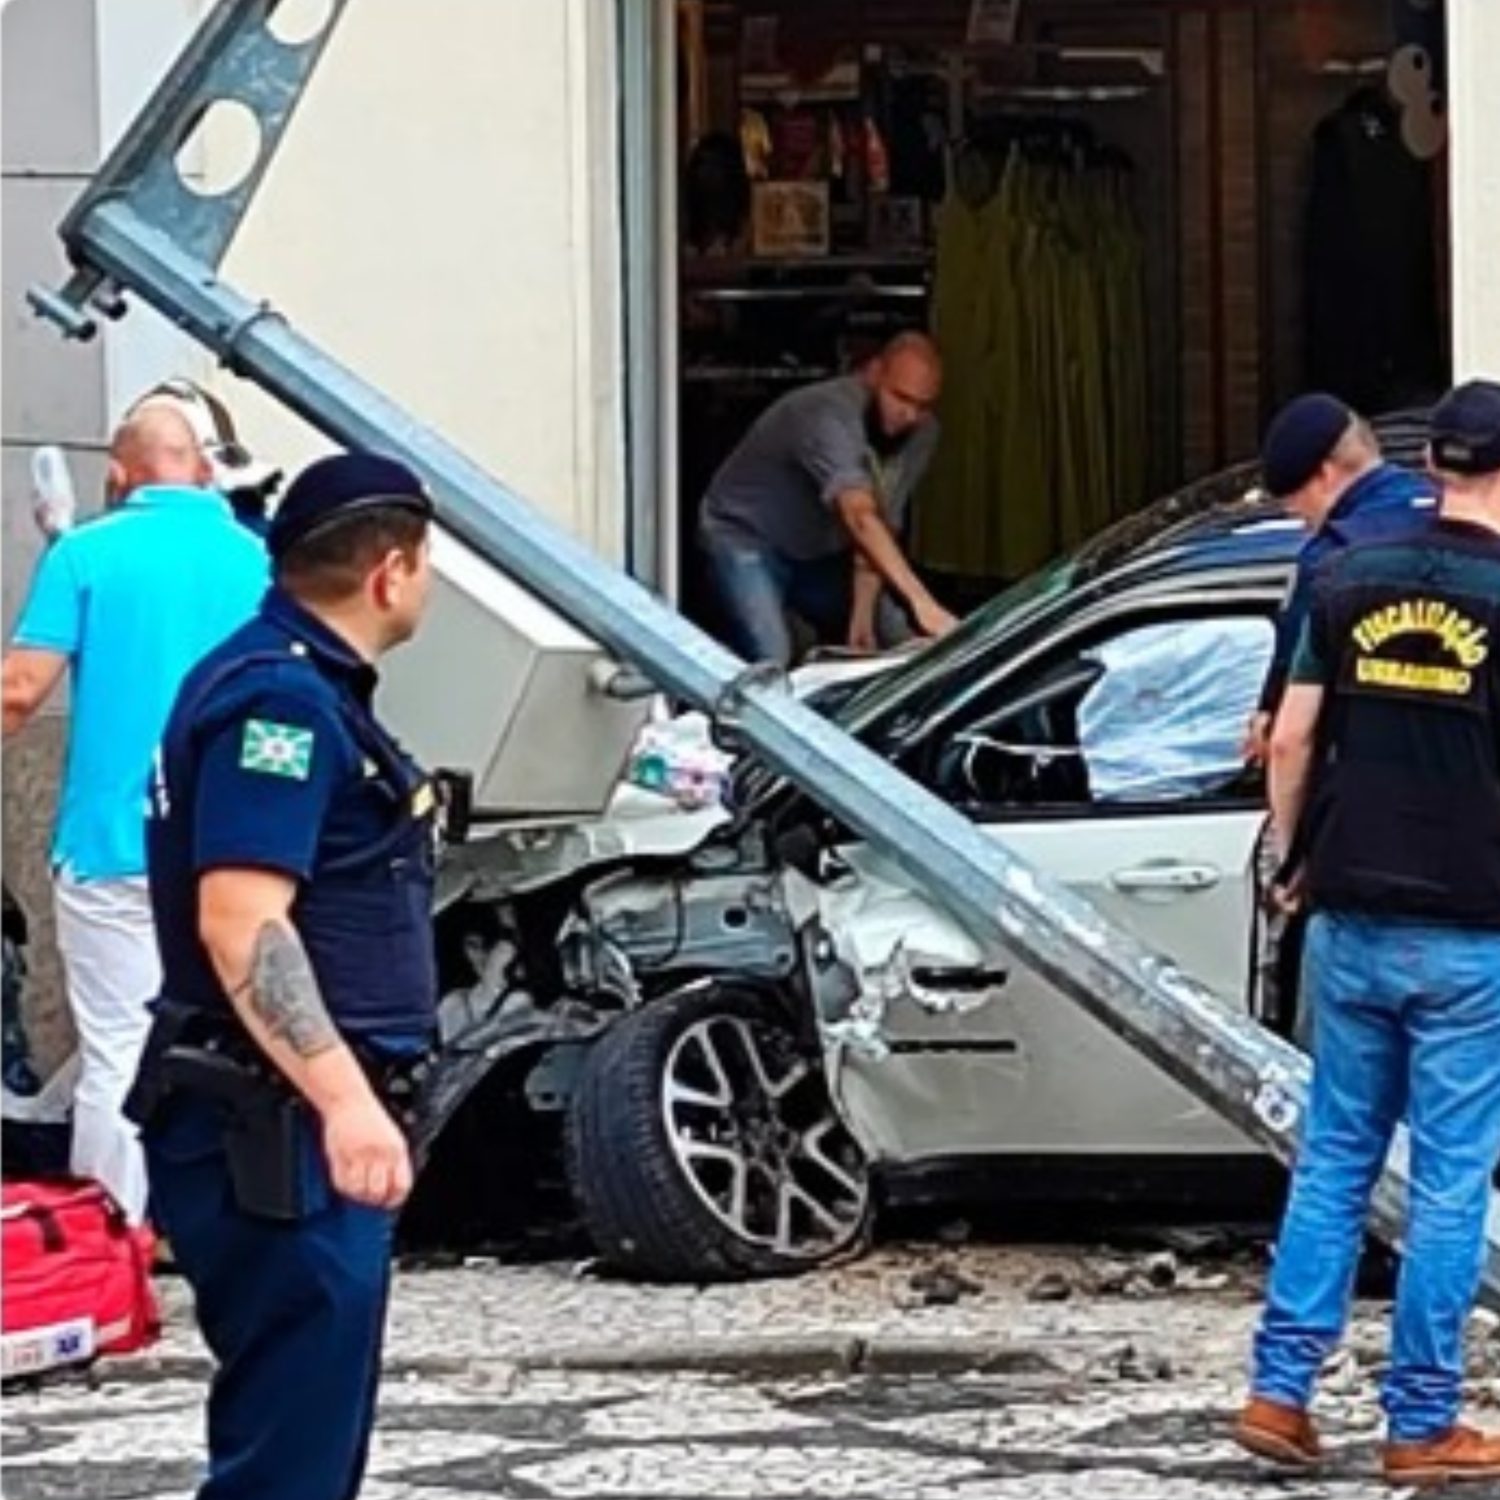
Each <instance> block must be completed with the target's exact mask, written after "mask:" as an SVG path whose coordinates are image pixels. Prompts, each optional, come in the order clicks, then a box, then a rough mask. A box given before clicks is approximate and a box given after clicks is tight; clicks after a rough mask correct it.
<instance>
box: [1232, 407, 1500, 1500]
mask: <svg viewBox="0 0 1500 1500" xmlns="http://www.w3.org/2000/svg"><path fill="white" fill-rule="evenodd" d="M1429 459H1430V464H1431V467H1432V469H1433V471H1434V473H1435V475H1436V477H1437V480H1438V482H1439V485H1440V488H1441V490H1442V505H1441V511H1440V514H1439V516H1438V517H1437V518H1427V519H1421V518H1416V519H1414V520H1413V521H1412V522H1411V523H1410V526H1409V528H1408V530H1407V531H1406V532H1404V533H1398V534H1395V535H1392V536H1389V537H1386V538H1383V539H1377V540H1371V541H1366V542H1363V543H1360V544H1358V545H1356V546H1354V547H1352V548H1350V549H1348V550H1347V551H1345V552H1343V553H1341V554H1340V555H1339V556H1338V557H1336V558H1334V559H1332V560H1331V561H1330V563H1329V564H1328V566H1327V567H1326V568H1325V569H1324V570H1323V571H1322V573H1321V574H1320V576H1319V580H1318V584H1317V588H1316V590H1315V593H1314V600H1313V606H1312V613H1311V616H1310V618H1309V621H1308V626H1307V628H1306V630H1305V631H1304V633H1303V638H1302V644H1301V646H1300V648H1299V651H1298V655H1297V657H1296V660H1295V661H1294V664H1293V667H1292V673H1291V683H1290V686H1289V687H1288V689H1287V693H1286V696H1285V699H1284V700H1283V703H1282V706H1281V711H1280V713H1279V715H1278V717H1277V720H1276V727H1275V731H1274V733H1273V736H1272V742H1271V804H1272V818H1273V822H1274V825H1275V830H1276V835H1277V838H1278V840H1279V843H1280V846H1281V848H1282V850H1283V851H1284V852H1285V853H1286V854H1287V856H1288V863H1287V865H1286V866H1285V867H1284V869H1285V871H1286V879H1287V880H1288V881H1289V883H1290V884H1291V886H1292V887H1293V889H1294V890H1295V889H1300V890H1301V892H1302V894H1303V895H1304V896H1305V899H1306V901H1307V903H1308V905H1309V906H1310V908H1311V911H1312V919H1311V923H1310V926H1309V930H1308V936H1307V953H1306V960H1305V985H1306V988H1307V990H1308V992H1309V994H1310V996H1311V998H1312V1000H1313V1003H1314V1005H1315V1007H1316V1010H1317V1026H1316V1028H1315V1044H1314V1058H1315V1067H1314V1073H1313V1084H1312V1097H1311V1101H1310V1105H1309V1112H1308V1119H1307V1124H1306V1129H1305V1133H1304V1136H1303V1140H1302V1147H1301V1151H1300V1153H1299V1156H1298V1160H1297V1166H1296V1171H1295V1174H1294V1177H1293V1182H1292V1191H1291V1197H1290V1199H1289V1202H1288V1206H1287V1211H1286V1218H1285V1221H1284V1223H1283V1225H1282V1229H1281V1236H1280V1241H1279V1243H1278V1245H1277V1250H1276V1259H1275V1265H1274V1268H1273V1270H1272V1273H1271V1279H1270V1285H1269V1288H1268V1292H1267V1302H1266V1310H1265V1314H1264V1317H1263V1319H1262V1321H1261V1325H1260V1331H1259V1333H1258V1335H1257V1337H1256V1341H1255V1369H1254V1379H1253V1387H1252V1390H1253V1394H1252V1399H1251V1400H1250V1402H1249V1404H1248V1405H1247V1406H1246V1408H1245V1410H1244V1412H1243V1413H1242V1415H1241V1418H1240V1422H1239V1425H1238V1427H1237V1429H1236V1430H1237V1435H1238V1438H1239V1440H1240V1442H1241V1443H1242V1444H1243V1445H1244V1446H1245V1447H1247V1448H1249V1449H1250V1450H1251V1451H1253V1452H1255V1453H1258V1454H1260V1455H1262V1456H1265V1457H1269V1458H1271V1459H1274V1460H1278V1461H1280V1462H1282V1463H1285V1464H1288V1465H1293V1466H1301V1467H1309V1466H1311V1465H1313V1464H1315V1463H1316V1462H1317V1460H1318V1457H1319V1448H1318V1440H1317V1435H1316V1433H1315V1431H1314V1429H1313V1425H1312V1422H1311V1420H1310V1418H1309V1417H1308V1414H1307V1407H1308V1403H1309V1401H1310V1399H1311V1396H1312V1390H1313V1384H1314V1381H1315V1379H1316V1377H1317V1374H1318V1370H1319V1367H1320V1365H1321V1364H1322V1362H1323V1360H1324V1358H1325V1356H1326V1355H1327V1354H1328V1353H1329V1352H1330V1350H1331V1349H1332V1347H1333V1345H1334V1344H1335V1343H1336V1342H1337V1340H1338V1338H1339V1337H1340V1334H1341V1333H1342V1329H1343V1324H1344V1320H1345V1317H1346V1315H1347V1312H1348V1307H1349V1299H1350V1294H1351V1288H1352V1285H1353V1279H1354V1272H1355V1266H1356V1262H1357V1260H1358V1256H1359V1249H1360V1242H1361V1239H1362V1236H1363V1232H1364V1226H1365V1216H1366V1212H1367V1209H1368V1206H1369V1199H1370V1193H1371V1189H1372V1187H1373V1184H1374V1183H1375V1180H1376V1178H1377V1177H1378V1175H1379V1173H1380V1169H1381V1166H1382V1164H1383V1162H1384V1161H1385V1156H1386V1151H1387V1148H1388V1147H1389V1145H1390V1142H1391V1137H1392V1133H1393V1132H1394V1130H1395V1128H1396V1125H1397V1123H1398V1122H1399V1121H1400V1120H1401V1119H1402V1118H1403V1116H1404V1117H1405V1119H1406V1121H1407V1124H1408V1127H1409V1129H1410V1133H1411V1196H1410V1207H1409V1217H1408V1222H1407V1230H1406V1244H1405V1257H1404V1261H1403V1265H1402V1269H1401V1277H1400V1282H1399V1285H1398V1287H1397V1292H1396V1302H1395V1309H1394V1315H1393V1325H1392V1340H1391V1342H1392V1348H1391V1358H1390V1364H1389V1367H1388V1371H1387V1374H1386V1377H1385V1387H1384V1392H1383V1398H1384V1406H1385V1412H1386V1417H1387V1421H1388V1426H1389V1433H1388V1441H1387V1444H1386V1447H1385V1455H1384V1466H1385V1471H1386V1475H1387V1477H1388V1478H1390V1479H1391V1480H1392V1481H1393V1482H1396V1483H1403V1484H1419V1485H1420V1484H1439V1483H1445V1482H1448V1481H1453V1480H1479V1479H1488V1478H1500V1438H1492V1437H1487V1436H1484V1435H1482V1434H1480V1433H1478V1432H1476V1431H1474V1430H1473V1429H1471V1428H1468V1427H1464V1426H1461V1425H1460V1424H1459V1421H1458V1417H1459V1405H1460V1397H1461V1392H1462V1377H1463V1329H1464V1321H1465V1318H1466V1317H1467V1315H1468V1312H1469V1309H1470V1307H1471V1305H1472V1303H1473V1300H1474V1296H1475V1293H1476V1291H1477V1289H1478V1280H1479V1270H1480V1265H1481V1261H1482V1252H1483V1236H1484V1222H1485V1213H1486V1209H1487V1206H1488V1202H1489V1192H1490V1174H1491V1171H1492V1169H1493V1167H1494V1163H1495V1160H1496V1157H1497V1156H1500V651H1497V643H1500V385H1496V384H1494V383H1491V382H1484V381H1475V382H1472V383H1470V384H1468V385H1465V386H1462V387H1460V388H1459V389H1458V390H1456V391H1454V392H1453V393H1451V394H1450V395H1449V396H1448V397H1447V398H1446V399H1445V400H1444V401H1443V402H1442V403H1441V404H1440V405H1439V407H1438V408H1437V410H1436V411H1435V412H1434V414H1433V420H1432V437H1431V445H1430V450H1429Z"/></svg>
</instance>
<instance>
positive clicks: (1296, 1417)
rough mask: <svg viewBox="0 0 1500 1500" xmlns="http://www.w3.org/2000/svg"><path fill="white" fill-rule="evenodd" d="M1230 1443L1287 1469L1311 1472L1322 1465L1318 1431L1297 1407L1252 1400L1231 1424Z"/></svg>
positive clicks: (1254, 1397) (1262, 1399) (1254, 1398)
mask: <svg viewBox="0 0 1500 1500" xmlns="http://www.w3.org/2000/svg"><path fill="white" fill-rule="evenodd" d="M1234 1440H1235V1442H1237V1443H1238V1444H1239V1445H1240V1447H1241V1448H1243V1449H1245V1450H1246V1452H1248V1453H1253V1454H1254V1455H1255V1456H1256V1457H1257V1458H1265V1459H1269V1460H1270V1461H1271V1462H1272V1463H1273V1464H1280V1465H1282V1467H1284V1468H1288V1469H1315V1468H1317V1466H1318V1465H1319V1464H1320V1463H1322V1461H1323V1449H1322V1446H1321V1445H1320V1444H1319V1442H1318V1430H1317V1428H1316V1427H1314V1426H1313V1420H1312V1418H1311V1417H1310V1416H1308V1414H1307V1413H1306V1412H1305V1411H1304V1410H1303V1409H1302V1408H1301V1407H1300V1406H1284V1405H1283V1404H1282V1403H1281V1402H1280V1401H1268V1400H1266V1398H1265V1397H1264V1396H1252V1397H1251V1398H1250V1400H1248V1401H1247V1402H1246V1403H1245V1408H1244V1410H1243V1411H1242V1412H1241V1413H1240V1417H1239V1421H1237V1422H1236V1423H1235V1424H1234Z"/></svg>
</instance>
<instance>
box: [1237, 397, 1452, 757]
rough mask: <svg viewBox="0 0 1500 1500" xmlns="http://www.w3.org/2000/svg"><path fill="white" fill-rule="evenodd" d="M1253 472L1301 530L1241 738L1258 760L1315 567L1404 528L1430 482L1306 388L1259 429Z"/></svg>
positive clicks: (1425, 498) (1341, 407) (1334, 402)
mask: <svg viewBox="0 0 1500 1500" xmlns="http://www.w3.org/2000/svg"><path fill="white" fill-rule="evenodd" d="M1261 471H1262V475H1263V477H1264V479H1265V486H1266V489H1267V491H1268V492H1269V493H1270V495H1271V496H1272V498H1273V499H1276V500H1279V501H1280V502H1281V504H1282V505H1283V506H1284V507H1285V509H1286V511H1287V513H1288V514H1289V515H1292V516H1295V517H1296V518H1297V519H1298V520H1299V521H1301V522H1302V524H1303V525H1304V526H1305V527H1306V528H1307V532H1308V535H1307V540H1306V541H1305V542H1304V543H1303V544H1302V550H1301V551H1300V552H1299V553H1298V554H1297V574H1296V578H1295V579H1294V581H1293V584H1292V590H1291V593H1290V594H1289V595H1288V596H1287V602H1286V607H1285V608H1284V609H1283V610H1282V612H1281V617H1280V619H1279V620H1278V621H1277V625H1276V649H1275V651H1274V652H1273V653H1272V656H1271V664H1270V666H1269V668H1268V669H1267V671H1266V680H1265V683H1264V685H1263V686H1262V688H1261V695H1260V701H1259V703H1258V704H1257V706H1256V711H1255V713H1254V714H1253V715H1252V716H1251V719H1250V724H1249V728H1248V730H1247V733H1246V738H1245V753H1246V756H1247V758H1248V759H1250V760H1253V761H1256V762H1260V761H1263V760H1264V759H1265V755H1266V749H1267V745H1268V743H1269V738H1270V733H1271V722H1272V720H1273V719H1274V718H1275V717H1276V710H1277V708H1278V707H1279V706H1280V704H1281V698H1282V694H1283V693H1284V692H1285V691H1286V681H1287V673H1288V671H1289V670H1290V669H1291V665H1292V657H1293V655H1294V654H1295V652H1296V649H1297V642H1298V640H1299V639H1300V638H1301V635H1302V627H1303V625H1304V623H1305V622H1306V620H1307V611H1308V608H1309V606H1310V604H1311V602H1312V590H1313V580H1314V578H1315V577H1316V576H1317V572H1318V569H1319V568H1320V567H1322V565H1323V564H1324V563H1325V562H1326V561H1327V560H1328V559H1329V557H1331V556H1332V555H1333V554H1334V553H1335V552H1337V551H1338V550H1339V549H1340V548H1342V547H1347V546H1349V545H1351V544H1352V543H1354V542H1358V541H1363V540H1364V539H1366V538H1369V537H1375V536H1380V535H1384V534H1385V533H1386V532H1389V531H1393V530H1398V531H1399V530H1402V529H1405V528H1406V527H1407V526H1408V525H1409V523H1410V521H1411V518H1412V517H1411V512H1412V509H1413V508H1414V507H1430V506H1431V505H1432V504H1433V500H1434V496H1433V484H1432V481H1431V480H1430V479H1429V478H1427V477H1426V476H1425V475H1421V474H1413V473H1412V472H1411V471H1410V470H1408V469H1403V468H1401V467H1399V466H1398V465H1396V464H1391V463H1386V462H1385V460H1384V459H1383V457H1382V455H1381V452H1380V440H1379V439H1378V438H1377V437H1376V436H1375V432H1374V429H1373V428H1372V427H1371V426H1370V424H1369V423H1368V422H1367V421H1366V420H1365V419H1364V418H1363V417H1362V416H1360V415H1359V414H1358V413H1357V412H1355V411H1353V410H1351V408H1350V407H1349V406H1347V405H1346V404H1345V403H1344V402H1342V401H1340V400H1339V399H1338V397H1337V396H1330V395H1328V394H1327V393H1325V392H1322V391H1312V392H1309V393H1307V394H1305V395H1302V396H1298V397H1296V399H1295V400H1292V401H1289V402H1288V403H1287V404H1286V405H1285V406H1284V407H1282V409H1281V410H1280V411H1279V412H1277V414H1276V416H1275V418H1274V419H1273V420H1272V422H1271V425H1270V426H1269V427H1268V428H1267V429H1266V437H1265V442H1264V443H1263V444H1262V446H1261Z"/></svg>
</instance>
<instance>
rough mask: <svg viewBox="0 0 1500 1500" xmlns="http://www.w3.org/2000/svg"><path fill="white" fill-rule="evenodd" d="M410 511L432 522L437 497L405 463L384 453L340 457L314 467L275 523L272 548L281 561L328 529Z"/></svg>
mask: <svg viewBox="0 0 1500 1500" xmlns="http://www.w3.org/2000/svg"><path fill="white" fill-rule="evenodd" d="M391 509H394V510H404V511H408V512H410V513H411V514H413V515H417V516H422V517H423V518H424V519H426V518H430V517H431V516H432V514H433V505H432V497H431V496H430V495H429V494H428V493H427V488H426V486H425V485H424V484H423V483H422V481H421V480H420V479H418V478H417V476H416V475H415V474H413V473H412V471H411V470H410V469H408V468H407V467H406V465H405V464H403V463H398V462H397V461H396V460H395V459H393V458H385V457H382V456H381V455H380V454H378V453H338V454H335V455H334V456H333V457H331V458H320V459H319V460H318V461H317V462H316V463H313V464H309V465H308V466H307V468H305V469H304V470H303V471H302V472H301V473H300V474H299V475H298V476H297V477H296V478H295V479H294V480H293V481H292V483H291V486H290V488H289V489H288V490H287V492H286V496H285V498H284V499H283V500H282V502H281V504H280V505H279V506H278V507H277V509H276V514H275V515H274V516H273V517H272V518H271V526H270V530H269V531H268V533H267V535H266V546H267V547H268V548H269V550H270V553H271V556H272V557H273V558H275V559H278V560H279V559H281V558H283V557H285V556H286V554H287V552H288V551H290V549H291V548H292V547H294V546H296V544H297V543H298V542H300V541H302V540H304V539H305V538H306V537H309V536H311V535H312V534H313V533H314V532H316V531H319V530H321V529H322V528H323V527H324V526H329V525H332V524H333V522H335V521H342V520H344V519H345V518H346V517H348V516H353V515H359V514H360V513H361V512H364V511H371V510H391Z"/></svg>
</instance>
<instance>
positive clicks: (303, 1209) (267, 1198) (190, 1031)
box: [125, 1001, 326, 1220]
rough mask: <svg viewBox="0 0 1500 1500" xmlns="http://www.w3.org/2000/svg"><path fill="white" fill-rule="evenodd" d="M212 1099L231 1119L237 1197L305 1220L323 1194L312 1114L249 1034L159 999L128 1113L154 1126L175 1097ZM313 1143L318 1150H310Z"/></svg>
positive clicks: (228, 1140) (230, 1159)
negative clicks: (239, 1033) (241, 1035)
mask: <svg viewBox="0 0 1500 1500" xmlns="http://www.w3.org/2000/svg"><path fill="white" fill-rule="evenodd" d="M179 1094H181V1095H188V1096H192V1097H195V1098H198V1099H206V1100H210V1101H212V1102H213V1103H215V1104H216V1105H218V1106H219V1108H220V1110H221V1111H222V1114H223V1119H224V1155H225V1159H226V1161H227V1163H228V1166H229V1175H230V1179H231V1182H232V1185H233V1188H234V1197H235V1202H236V1203H237V1204H238V1205H239V1207H240V1209H241V1210H242V1211H243V1212H244V1213H247V1214H254V1215H256V1216H257V1217H260V1218H268V1219H282V1220H295V1219H300V1218H304V1217H305V1216H306V1215H307V1214H309V1213H311V1212H314V1211H315V1210H316V1209H317V1207H318V1206H319V1202H318V1200H319V1198H320V1197H326V1188H325V1189H324V1190H323V1192H322V1193H320V1192H319V1191H318V1183H317V1180H316V1174H315V1173H314V1172H313V1171H311V1170H310V1166H311V1164H312V1163H313V1162H314V1161H315V1160H316V1145H317V1143H316V1141H315V1140H309V1133H310V1132H314V1131H315V1125H316V1122H315V1121H314V1119H313V1116H312V1111H311V1110H310V1109H309V1108H308V1106H307V1105H306V1103H305V1102H304V1101H303V1100H302V1099H301V1098H300V1097H299V1096H298V1095H297V1094H296V1093H295V1092H294V1091H293V1089H292V1088H291V1086H290V1085H289V1084H288V1083H287V1082H286V1081H285V1080H284V1079H283V1078H282V1077H281V1075H280V1074H279V1073H277V1072H276V1071H275V1070H274V1069H273V1068H272V1067H271V1065H270V1064H269V1063H268V1062H266V1061H265V1060H263V1059H261V1058H260V1057H259V1056H258V1055H257V1054H256V1052H255V1050H254V1046H253V1044H252V1043H251V1042H250V1041H249V1039H248V1038H239V1037H237V1036H236V1035H235V1033H234V1032H233V1030H232V1029H231V1028H230V1027H228V1026H225V1025H223V1024H222V1023H221V1022H219V1021H217V1020H216V1019H215V1018H211V1017H210V1018H205V1017H204V1016H203V1015H202V1013H201V1012H199V1011H195V1010H189V1009H186V1008H185V1007H182V1006H174V1005H171V1004H170V1003H167V1002H163V1001H159V1002H158V1004H157V1013H156V1019H155V1021H154V1023H153V1024H152V1028H151V1032H150V1035H149V1036H148V1038H147V1041H146V1047H145V1051H144V1053H143V1055H142V1058H141V1066H140V1071H139V1072H138V1073H137V1075H136V1080H135V1084H134V1086H133V1087H132V1088H131V1091H130V1094H129V1095H128V1097H127V1098H126V1101H125V1114H126V1115H127V1117H128V1118H130V1119H131V1120H133V1121H135V1123H136V1124H138V1125H140V1126H141V1127H142V1128H143V1129H149V1128H150V1127H151V1125H152V1124H153V1123H154V1122H156V1121H157V1120H158V1119H159V1118H160V1117H161V1116H162V1114H163V1112H164V1111H165V1109H166V1108H167V1106H168V1104H169V1102H170V1100H171V1099H172V1098H173V1096H174V1095H179ZM310 1148H312V1149H310Z"/></svg>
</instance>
